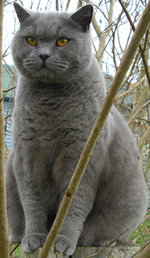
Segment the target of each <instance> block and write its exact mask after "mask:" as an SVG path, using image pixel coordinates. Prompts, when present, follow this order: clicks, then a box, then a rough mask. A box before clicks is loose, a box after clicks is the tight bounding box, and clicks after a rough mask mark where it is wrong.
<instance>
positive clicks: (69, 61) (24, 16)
mask: <svg viewBox="0 0 150 258" xmlns="http://www.w3.org/2000/svg"><path fill="white" fill-rule="evenodd" d="M14 7H15V10H16V13H17V16H18V19H19V21H20V29H19V31H18V32H17V33H16V35H15V37H14V39H13V41H12V55H13V59H14V63H15V65H16V67H17V69H18V70H19V71H20V73H21V74H22V75H24V76H25V77H28V78H31V79H34V80H40V81H47V82H48V81H57V80H58V81H60V80H63V79H67V78H68V79H71V78H72V77H74V76H75V75H80V74H81V73H82V72H85V71H86V70H87V69H88V67H89V65H90V62H91V51H92V44H91V39H90V35H89V25H90V23H91V20H92V14H93V7H92V6H91V5H86V6H84V7H81V8H80V9H78V10H77V11H76V12H75V13H73V14H68V13H66V12H64V13H59V12H47V13H40V12H31V11H28V10H26V9H24V8H23V7H22V6H20V5H19V4H17V3H15V4H14Z"/></svg>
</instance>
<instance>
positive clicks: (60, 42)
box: [56, 39, 69, 47]
mask: <svg viewBox="0 0 150 258" xmlns="http://www.w3.org/2000/svg"><path fill="white" fill-rule="evenodd" d="M68 42H69V39H58V40H57V41H56V45H57V46H58V47H64V46H66V45H67V44H68Z"/></svg>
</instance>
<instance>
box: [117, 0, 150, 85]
mask: <svg viewBox="0 0 150 258" xmlns="http://www.w3.org/2000/svg"><path fill="white" fill-rule="evenodd" d="M119 3H120V5H121V6H122V9H123V10H124V12H125V14H126V16H127V19H128V21H129V23H130V25H131V27H132V30H133V31H135V26H134V24H133V22H132V20H131V17H130V15H129V13H128V11H127V9H126V7H125V5H124V3H123V2H122V0H119ZM139 49H140V53H141V57H142V61H143V65H144V68H145V74H146V77H147V80H148V83H149V87H150V75H149V70H148V65H147V61H146V59H145V56H144V51H143V48H142V46H141V45H140V44H139Z"/></svg>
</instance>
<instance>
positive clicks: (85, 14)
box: [71, 4, 93, 27]
mask: <svg viewBox="0 0 150 258" xmlns="http://www.w3.org/2000/svg"><path fill="white" fill-rule="evenodd" d="M92 17H93V6H92V5H91V4H87V5H85V6H83V7H81V8H80V9H78V10H77V11H76V12H75V13H74V14H72V16H71V19H72V20H73V21H75V22H76V23H78V24H79V25H81V26H84V27H89V25H90V23H91V21H92Z"/></svg>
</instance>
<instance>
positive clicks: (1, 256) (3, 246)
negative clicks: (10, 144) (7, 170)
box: [0, 0, 9, 258]
mask: <svg viewBox="0 0 150 258" xmlns="http://www.w3.org/2000/svg"><path fill="white" fill-rule="evenodd" d="M3 7H4V2H3V0H0V258H8V257H9V252H8V234H7V219H6V193H5V176H4V161H5V143H4V118H3V99H2V33H3Z"/></svg>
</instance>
